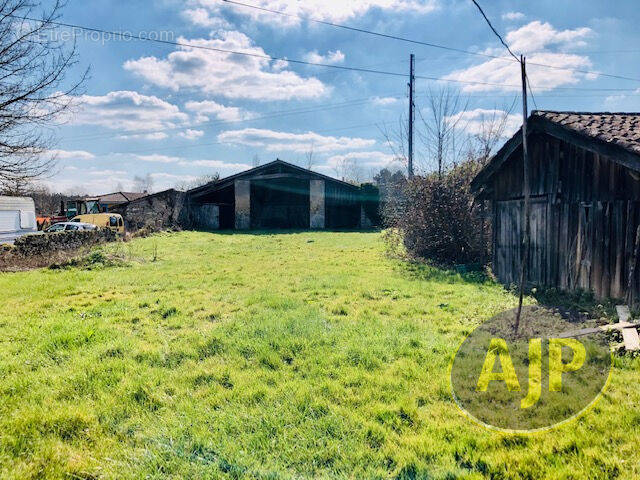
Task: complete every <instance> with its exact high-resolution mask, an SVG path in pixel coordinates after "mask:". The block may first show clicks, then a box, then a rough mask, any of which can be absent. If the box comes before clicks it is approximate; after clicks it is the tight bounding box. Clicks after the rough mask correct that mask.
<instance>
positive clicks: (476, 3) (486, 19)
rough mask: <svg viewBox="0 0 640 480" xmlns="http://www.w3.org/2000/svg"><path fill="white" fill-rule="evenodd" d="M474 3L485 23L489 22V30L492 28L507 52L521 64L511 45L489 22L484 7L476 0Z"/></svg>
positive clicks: (473, 0)
mask: <svg viewBox="0 0 640 480" xmlns="http://www.w3.org/2000/svg"><path fill="white" fill-rule="evenodd" d="M471 1H472V2H473V4H474V5H475V6H476V7H478V10H480V13H481V14H482V16H483V17H484V19H485V21H486V22H487V24H488V25H489V28H491V30H493V33H495V35H496V37H498V39H499V40H500V43H502V45H504V48H506V49H507V52H509V53H510V54H511V56H512V57H513V58H515V59H516V62H518V63H520V60H519V59H518V57H517V56H516V54H515V53H513V52H512V51H511V48H510V47H509V45H507V42H505V41H504V39H503V38H502V35H500V34H499V33H498V31H497V30H496V29H495V27H494V26H493V24H492V23H491V20H489V19H488V18H487V16H486V15H485V13H484V10H482V7H481V6H480V5H479V4H478V2H476V0H471Z"/></svg>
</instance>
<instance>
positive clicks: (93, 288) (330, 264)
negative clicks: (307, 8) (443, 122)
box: [0, 232, 640, 480]
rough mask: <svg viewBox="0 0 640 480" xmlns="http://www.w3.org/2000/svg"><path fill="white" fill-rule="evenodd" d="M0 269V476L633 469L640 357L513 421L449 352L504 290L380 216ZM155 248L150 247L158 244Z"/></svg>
mask: <svg viewBox="0 0 640 480" xmlns="http://www.w3.org/2000/svg"><path fill="white" fill-rule="evenodd" d="M109 248H110V249H114V248H116V249H119V250H121V253H123V254H124V255H125V256H126V257H131V258H133V260H131V261H127V262H124V263H123V262H121V261H118V262H111V261H106V260H104V259H105V256H104V255H100V254H95V255H94V256H93V258H92V259H90V260H89V261H87V262H84V263H80V264H78V265H77V266H70V267H66V268H62V269H57V270H39V271H32V272H25V273H17V274H0V297H1V299H2V302H1V310H0V478H20V479H25V478H132V479H133V478H136V479H142V478H158V479H159V478H194V479H200V478H224V479H227V478H228V479H245V478H246V479H272V480H276V479H303V478H319V479H321V478H327V479H328V478H340V479H342V478H344V479H347V478H349V479H378V478H379V479H385V478H397V479H407V480H408V479H427V478H441V479H453V478H498V479H499V478H530V479H539V478H592V479H595V478H601V479H606V478H615V477H618V478H637V477H638V476H639V475H640V465H639V464H638V454H637V448H638V444H640V410H639V407H638V405H640V388H639V382H638V375H637V373H638V366H639V365H640V364H639V363H638V362H639V361H638V360H635V359H627V358H623V359H618V360H617V361H616V367H615V371H614V373H613V379H612V383H611V386H610V387H609V390H608V392H607V393H606V394H605V395H604V396H603V397H602V398H601V400H600V401H599V403H598V404H597V406H596V408H595V409H594V410H593V411H592V412H591V413H589V414H588V415H586V416H584V417H583V418H581V419H580V420H578V421H576V422H574V423H571V424H570V425H567V426H564V427H562V428H560V429H558V430H555V431H551V432H547V433H541V434H535V435H529V436H517V437H513V436H506V435H502V434H499V433H495V432H490V431H487V430H485V429H483V428H481V427H478V426H475V425H473V424H472V423H470V422H469V421H468V420H466V419H465V418H464V417H463V416H462V415H461V414H460V413H459V411H458V410H457V408H456V407H455V405H454V403H453V401H452V399H451V397H450V393H449V381H448V371H449V364H450V361H451V359H452V357H453V355H454V354H455V351H456V349H457V347H458V346H459V344H460V343H461V342H462V340H463V339H464V338H465V336H466V335H467V334H468V333H470V332H471V331H472V330H473V329H474V327H476V326H477V325H478V324H479V323H480V322H481V321H482V320H484V319H486V318H489V317H490V316H492V315H493V314H496V313H498V312H500V311H502V310H505V309H508V308H512V307H513V306H514V305H515V303H516V299H515V298H514V297H513V296H512V295H511V294H509V293H508V292H506V291H505V290H504V289H502V288H501V287H500V286H497V285H494V284H492V283H490V282H485V281H482V280H481V279H478V278H473V277H466V278H463V277H461V276H459V275H455V274H449V273H446V272H442V271H439V270H435V269H432V268H429V267H424V266H422V267H421V266H416V265H406V264H403V263H401V262H400V261H397V260H392V259H389V258H386V257H385V256H384V253H383V245H382V242H381V241H380V238H379V235H378V234H376V233H328V232H327V233H294V234H279V235H269V234H264V235H249V234H247V235H242V234H237V235H225V234H207V233H179V234H164V235H159V236H155V237H151V238H147V239H141V240H136V241H134V242H132V243H131V244H128V245H127V246H117V247H109ZM156 250H157V260H156V261H152V257H153V256H154V255H155V251H156Z"/></svg>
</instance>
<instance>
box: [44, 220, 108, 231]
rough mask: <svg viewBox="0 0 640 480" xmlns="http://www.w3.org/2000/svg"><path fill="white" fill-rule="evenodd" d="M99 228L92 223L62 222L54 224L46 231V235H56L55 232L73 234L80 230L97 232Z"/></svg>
mask: <svg viewBox="0 0 640 480" xmlns="http://www.w3.org/2000/svg"><path fill="white" fill-rule="evenodd" d="M97 229H98V227H96V226H95V225H92V224H91V223H81V222H60V223H54V224H53V225H51V226H50V227H49V228H47V229H46V230H45V233H55V232H73V231H78V230H89V231H91V230H97Z"/></svg>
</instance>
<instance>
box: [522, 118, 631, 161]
mask: <svg viewBox="0 0 640 480" xmlns="http://www.w3.org/2000/svg"><path fill="white" fill-rule="evenodd" d="M532 117H539V118H544V119H546V120H549V121H551V122H553V123H557V124H558V125H562V126H563V127H565V128H568V129H570V130H573V131H574V132H577V133H580V134H582V135H585V136H588V137H591V138H594V139H597V140H600V141H603V142H606V143H611V144H614V145H617V146H619V147H622V148H624V149H626V150H629V151H630V152H632V153H636V154H639V155H640V113H578V112H549V111H534V112H533V113H532Z"/></svg>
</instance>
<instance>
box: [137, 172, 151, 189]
mask: <svg viewBox="0 0 640 480" xmlns="http://www.w3.org/2000/svg"><path fill="white" fill-rule="evenodd" d="M133 190H134V191H135V192H140V193H151V192H152V191H153V177H152V176H151V174H150V173H147V174H146V175H145V176H144V177H141V176H138V175H136V176H135V177H133Z"/></svg>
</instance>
